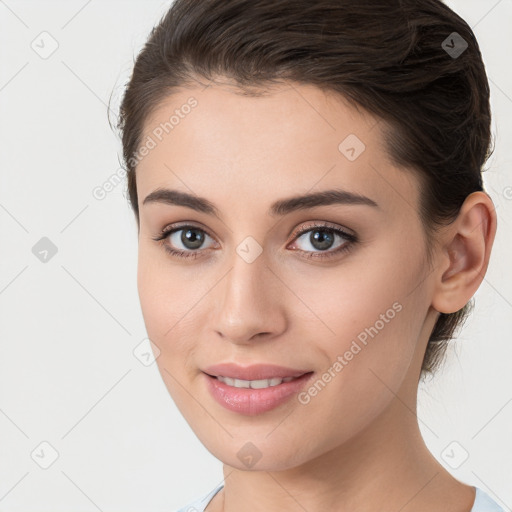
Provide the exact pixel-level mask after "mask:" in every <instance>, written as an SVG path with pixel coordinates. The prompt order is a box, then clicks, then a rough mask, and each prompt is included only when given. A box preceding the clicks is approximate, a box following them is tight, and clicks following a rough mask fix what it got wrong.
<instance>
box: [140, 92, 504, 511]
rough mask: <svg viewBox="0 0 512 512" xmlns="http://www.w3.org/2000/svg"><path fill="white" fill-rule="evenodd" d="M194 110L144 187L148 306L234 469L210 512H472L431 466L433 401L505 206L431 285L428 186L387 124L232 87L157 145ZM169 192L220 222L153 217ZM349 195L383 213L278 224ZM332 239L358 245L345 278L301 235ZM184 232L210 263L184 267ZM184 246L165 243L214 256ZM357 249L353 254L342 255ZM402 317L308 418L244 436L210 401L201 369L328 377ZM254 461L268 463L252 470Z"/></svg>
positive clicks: (226, 467) (343, 107)
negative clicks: (425, 376) (437, 377)
mask: <svg viewBox="0 0 512 512" xmlns="http://www.w3.org/2000/svg"><path fill="white" fill-rule="evenodd" d="M190 96H194V97H195V98H196V99H197V101H198V105H197V106H196V107H195V108H194V109H193V110H192V111H191V113H190V114H188V116H185V117H184V118H183V119H181V120H180V123H179V124H178V125H177V126H175V128H174V129H173V130H172V131H170V132H169V134H168V135H167V136H165V137H164V138H163V140H162V141H161V142H159V143H158V144H157V146H156V147H155V148H153V149H152V150H151V151H150V152H149V154H147V155H146V156H145V157H144V158H143V159H142V161H141V162H140V163H139V165H138V168H137V190H138V196H139V210H140V230H139V255H138V257H139V259H138V261H139V266H138V290H139V297H140V301H141V307H142V312H143V316H144V321H145V325H146V329H147V332H148V336H149V337H150V339H151V340H152V341H153V343H154V344H155V346H156V347H158V350H159V351H160V352H159V356H158V358H157V364H158V367H159V370H160V373H161V375H162V378H163V381H164V383H165V385H166V386H167V389H168V391H169V393H170V394H171V396H172V398H173V400H174V401H175V403H176V405H177V407H178V408H179V410H180V411H181V413H182V414H183V416H184V418H185V419H186V421H187V422H188V423H189V424H190V426H191V428H192V429H193V431H194V432H195V434H196V435H197V436H198V438H199V439H200V440H201V442H202V443H203V444H204V445H205V447H206V448H207V449H208V450H209V451H210V452H211V453H212V454H213V455H214V456H215V457H217V458H218V459H220V460H221V461H222V462H223V471H224V480H225V487H224V489H223V490H221V491H220V492H219V493H218V494H217V495H216V496H215V497H214V499H213V500H212V501H211V502H210V504H209V506H208V507H207V509H206V510H207V511H208V512H217V511H226V512H234V511H239V510H244V511H248V512H256V511H268V510H287V511H303V510H307V511H308V512H317V511H325V510H337V511H353V510H358V511H361V512H364V511H372V512H378V511H390V510H396V511H398V510H400V511H401V512H412V511H415V512H422V511H425V512H426V511H429V512H431V511H432V510H443V511H448V512H450V511H453V512H455V511H457V512H469V511H470V509H471V507H472V505H473V502H474V498H475V490H474V488H473V487H471V486H468V485H465V484H463V483H461V482H459V481H458V480H456V479H455V478H454V477H453V476H451V474H450V473H448V472H447V471H446V470H445V469H444V468H443V466H441V465H440V464H439V463H438V462H437V460H436V459H435V458H434V457H433V456H432V455H431V453H430V452H429V450H428V449H427V447H426V445H425V443H424V441H423V438H422V436H421V433H420V430H419V426H418V419H417V417H416V396H417V389H418V380H419V376H420V369H421V363H422V359H423V355H424V352H425V348H426V344H427V341H428V336H429V334H430V332H431V330H432V328H433V327H434V324H435V321H436V319H437V317H438V314H439V312H446V313H450V312H454V311H457V310H458V309H460V308H462V307H463V306H464V305H465V304H466V303H467V302H468V301H469V299H470V298H471V297H472V296H473V294H474V293H475V291H476V290H477V289H478V287H479V285H480V283H481V282H482V280H483V277H484V275H485V272H486V269H487V266H488V262H489V257H490V251H491V247H492V243H493V240H494V235H495V231H496V215H495V212H494V205H493V203H492V201H491V199H490V198H489V196H488V195H487V194H486V193H484V192H476V193H473V194H471V195H470V196H469V197H468V198H467V199H466V201H465V203H464V205H463V206H462V208H461V211H460V214H459V216H458V218H457V219H456V221H455V222H453V223H452V224H450V226H448V227H446V228H444V229H443V230H441V231H440V233H439V235H438V243H437V244H436V245H435V250H434V260H433V262H432V266H429V264H428V262H427V260H426V238H425V233H424V230H423V226H422V224H421V222H420V219H419V216H418V204H419V203H418V201H419V190H420V189H419V182H418V181H417V178H416V175H415V174H414V173H413V172H411V171H409V170H407V169H399V168H397V167H395V166H393V164H392V163H391V162H390V161H389V159H388V158H387V155H386V153H385V149H384V146H383V142H382V141H383V139H382V132H381V129H382V123H379V122H378V121H377V119H376V118H374V117H372V116H371V115H369V114H368V113H366V112H365V111H363V110H362V109H361V110H356V109H354V108H353V107H351V106H350V105H349V104H347V103H346V102H345V101H344V100H343V99H342V98H341V97H340V96H336V95H334V94H327V93H324V92H322V91H321V90H320V89H317V88H316V87H314V86H310V85H299V84H293V83H289V82H288V83H283V84H280V85H278V86H273V88H272V89H271V90H269V91H267V94H266V95H264V96H261V97H249V96H244V95H242V94H236V93H235V88H234V86H231V85H229V84H228V83H227V82H224V83H223V84H220V83H215V84H210V86H209V87H208V88H206V89H205V88H204V87H202V86H200V85H199V84H198V85H197V86H191V87H189V88H187V89H180V90H179V91H177V92H176V93H174V94H173V95H171V96H169V97H167V98H166V99H165V101H164V102H163V103H162V104H161V105H160V106H159V108H158V109H157V110H155V111H154V112H153V113H152V114H151V116H150V117H149V118H148V120H147V122H146V125H145V133H144V138H145V136H146V135H148V134H151V130H152V129H154V127H155V126H157V125H158V124H159V123H160V122H165V121H166V120H167V119H168V118H169V116H170V115H171V114H172V112H173V111H174V110H175V109H176V108H180V106H181V105H183V104H185V103H186V101H187V99H188V98H189V97H190ZM349 134H356V135H357V137H358V138H359V139H360V140H361V141H363V143H364V144H365V146H366V148H365V150H364V151H363V152H362V153H361V154H360V155H359V156H358V158H357V159H356V160H354V161H350V160H348V159H347V158H346V157H345V156H344V155H343V154H342V153H341V152H340V151H339V149H338V145H339V144H340V142H342V141H343V140H344V139H345V138H346V137H347V135H349ZM158 187H167V188H172V189H177V190H180V191H184V192H189V193H193V194H194V195H198V196H201V197H205V198H207V199H208V200H209V201H210V202H212V203H213V204H214V205H215V206H216V207H217V208H218V209H219V211H220V214H221V219H218V218H216V217H215V216H213V215H208V214H206V213H203V212H197V211H194V210H192V209H190V208H187V207H184V206H177V205H170V204H160V203H147V204H143V200H144V198H145V197H146V196H147V195H148V194H149V193H150V192H152V191H153V190H155V189H156V188H158ZM331 188H343V189H346V190H349V191H351V192H356V193H359V194H363V195H365V196H368V197H370V198H371V199H373V200H374V201H375V202H376V203H377V204H378V206H379V207H378V208H372V207H370V206H365V205H354V204H343V205H341V204H337V205H329V206H325V205H324V206H318V207H314V208H311V209H308V210H302V211H296V212H291V213H289V214H287V215H285V216H283V217H275V216H271V215H269V213H268V209H269V207H270V204H271V203H273V202H274V201H276V200H278V199H283V198H288V197H290V196H294V195H298V194H304V193H306V192H317V191H322V190H327V189H331ZM319 222H328V223H330V224H331V225H334V227H338V228H340V229H344V230H346V231H349V232H351V233H355V234H356V235H357V237H358V241H357V242H355V243H354V244H353V245H352V247H351V248H350V250H348V251H346V252H343V253H342V254H338V255H334V256H333V257H331V258H324V259H323V260H322V259H315V260H313V259H307V258H306V257H305V254H306V255H307V254H308V253H305V254H300V253H299V252H298V251H297V250H293V249H292V247H293V248H300V249H302V250H303V251H309V253H311V252H316V253H321V252H322V251H321V249H318V248H317V247H318V246H317V247H315V246H313V245H311V243H310V242H308V240H309V235H310V234H311V233H310V232H309V233H307V234H306V235H301V236H299V237H295V238H294V236H293V235H294V233H295V230H296V229H297V228H298V227H299V226H300V225H302V224H304V226H305V227H306V226H307V227H310V228H314V226H315V223H316V224H318V223H319ZM175 223H182V224H183V223H191V224H193V225H194V226H196V227H198V228H199V229H203V230H205V232H206V235H207V236H206V237H205V241H204V243H203V245H202V246H201V247H200V249H199V251H202V255H201V256H199V257H198V258H195V259H194V258H188V259H180V258H177V257H173V256H170V255H169V254H168V253H167V252H166V251H165V250H164V248H163V246H162V245H161V242H156V241H155V240H153V238H154V237H156V236H158V234H159V232H160V230H162V229H164V228H165V227H167V226H169V225H171V224H175ZM323 233H325V232H323ZM180 235H181V232H178V236H174V237H173V241H172V242H171V241H170V239H169V238H168V239H167V242H168V243H171V244H172V243H174V248H175V249H177V250H185V251H187V250H188V251H194V250H195V251H196V252H197V251H198V249H193V248H192V249H190V248H188V247H186V246H184V245H183V243H181V242H180V239H179V236H180ZM247 236H251V237H253V238H254V239H255V240H256V241H257V242H258V244H259V245H260V246H261V248H262V249H263V251H262V253H261V254H260V255H259V256H258V257H257V258H256V259H255V260H254V261H253V262H252V263H247V261H245V260H244V259H243V258H241V257H240V256H239V255H238V253H237V252H236V248H237V246H238V245H239V244H240V243H241V242H242V241H243V240H244V239H245V238H246V237H247ZM344 243H345V244H346V243H348V242H347V240H346V239H344V238H342V237H340V236H336V238H335V241H334V245H333V246H332V248H329V249H328V250H327V252H329V251H330V252H331V253H332V252H333V251H334V250H335V249H336V248H337V247H339V246H341V245H343V244H344ZM324 253H325V251H324ZM394 303H399V304H400V305H401V306H402V308H401V310H400V312H397V313H396V315H394V318H393V319H391V320H389V321H388V322H387V323H385V326H384V327H383V328H382V329H380V330H379V332H378V334H377V335H375V336H374V337H373V338H369V341H368V344H367V345H366V346H364V348H363V349H362V350H361V351H360V352H359V353H358V354H357V356H355V357H354V358H353V359H352V360H351V361H349V362H348V364H347V365H346V366H344V367H343V369H342V371H340V372H338V373H337V374H336V377H335V378H333V379H332V380H331V381H330V382H329V383H328V384H327V385H326V386H325V387H324V388H323V389H322V390H321V391H320V392H319V393H318V394H317V395H316V396H314V397H312V398H311V400H310V402H309V403H307V404H302V403H300V402H299V401H298V400H296V399H295V398H292V399H291V400H289V401H288V402H286V403H285V404H283V405H281V406H279V407H277V408H276V409H273V410H271V411H268V412H266V413H263V414H260V415H257V416H246V415H242V414H238V413H235V412H231V411H229V410H226V409H224V408H223V407H222V406H220V405H219V404H218V403H217V402H216V401H214V399H213V398H212V397H211V396H210V394H209V392H208V390H207V388H206V386H205V380H204V375H203V374H202V372H201V370H200V369H201V368H205V367H206V366H208V365H211V364H214V363H219V362H225V361H236V362H238V363H240V364H243V365H247V364H251V363H255V362H267V363H274V364H280V365H283V366H289V367H293V368H300V369H304V368H306V369H310V370H312V371H315V372H316V376H315V377H317V376H321V375H322V374H323V373H324V372H325V371H326V370H327V369H328V368H329V367H332V366H333V363H334V362H335V361H336V360H337V357H338V355H340V354H344V353H345V351H346V350H348V349H349V348H350V346H351V343H352V341H353V340H354V339H356V338H357V336H358V334H360V333H361V332H362V331H364V330H365V328H369V327H370V326H374V325H375V324H376V321H377V320H379V318H381V317H380V315H381V314H385V313H386V311H387V310H389V309H390V308H392V305H393V304H394ZM315 380H316V379H315ZM248 442H251V443H253V444H254V445H255V446H256V447H257V449H258V450H259V452H260V453H261V458H260V459H259V461H258V462H257V463H256V464H255V465H254V466H253V467H251V468H249V467H247V466H246V465H245V464H244V463H243V462H242V461H241V460H240V459H239V458H238V456H237V453H238V451H239V450H240V449H241V448H242V447H243V446H244V445H245V444H246V443H248Z"/></svg>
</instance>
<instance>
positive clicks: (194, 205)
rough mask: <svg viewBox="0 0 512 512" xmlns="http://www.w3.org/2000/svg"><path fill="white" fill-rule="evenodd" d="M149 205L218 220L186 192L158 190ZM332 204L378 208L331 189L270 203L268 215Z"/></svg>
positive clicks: (212, 208)
mask: <svg viewBox="0 0 512 512" xmlns="http://www.w3.org/2000/svg"><path fill="white" fill-rule="evenodd" d="M149 203H163V204H169V205H177V206H185V207H187V208H191V209H192V210H196V211H198V212H202V213H206V214H208V215H214V216H215V217H217V218H219V219H220V212H219V210H218V208H217V207H216V206H215V205H214V204H213V203H211V202H210V201H209V200H208V199H206V198H204V197H199V196H195V195H192V194H189V193H187V192H180V191H178V190H171V189H168V188H158V189H156V190H154V191H153V192H151V193H150V194H149V195H147V196H146V198H145V199H144V201H143V202H142V204H143V205H145V204H149ZM333 204H350V205H365V206H372V207H375V208H379V205H378V204H377V203H376V202H375V201H374V200H373V199H370V198H369V197H366V196H363V195H361V194H356V193H354V192H349V191H347V190H341V189H332V190H324V191H321V192H315V193H312V194H305V195H299V196H293V197H289V198H286V199H280V200H278V201H276V202H274V203H272V205H271V207H270V209H269V214H270V215H271V216H282V215H286V214H288V213H291V212H295V211H298V210H307V209H309V208H314V207H316V206H328V205H333Z"/></svg>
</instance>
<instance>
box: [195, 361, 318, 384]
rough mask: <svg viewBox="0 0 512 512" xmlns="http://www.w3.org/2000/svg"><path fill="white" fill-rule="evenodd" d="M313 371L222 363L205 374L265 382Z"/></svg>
mask: <svg viewBox="0 0 512 512" xmlns="http://www.w3.org/2000/svg"><path fill="white" fill-rule="evenodd" d="M310 371H311V370H298V369H296V368H287V367H285V366H277V365H274V364H252V365H250V366H240V365H238V364H236V363H220V364H214V365H213V366H208V367H207V368H205V369H204V370H203V372H204V373H207V374H208V375H211V376H212V377H218V376H222V377H231V378H232V379H240V380H263V379H273V378H275V377H283V378H284V377H300V376H301V375H304V374H305V373H309V372H310Z"/></svg>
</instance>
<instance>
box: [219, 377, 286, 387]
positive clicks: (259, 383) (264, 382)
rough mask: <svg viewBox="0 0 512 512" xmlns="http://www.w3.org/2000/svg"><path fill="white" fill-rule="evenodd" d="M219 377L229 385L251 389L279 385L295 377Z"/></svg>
mask: <svg viewBox="0 0 512 512" xmlns="http://www.w3.org/2000/svg"><path fill="white" fill-rule="evenodd" d="M217 379H219V380H220V381H221V382H223V383H224V384H227V385H228V386H233V387H235V388H251V389H263V388H268V387H271V386H278V385H279V384H281V383H282V382H290V381H291V380H293V379H294V377H284V378H280V377H275V378H273V379H261V380H241V379H232V378H231V377H222V376H220V375H219V376H218V377H217Z"/></svg>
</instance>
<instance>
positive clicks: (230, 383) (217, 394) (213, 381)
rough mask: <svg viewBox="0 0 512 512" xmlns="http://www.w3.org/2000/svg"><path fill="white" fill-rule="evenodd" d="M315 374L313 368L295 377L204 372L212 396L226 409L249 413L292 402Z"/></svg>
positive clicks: (250, 414) (262, 411)
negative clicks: (248, 377)
mask: <svg viewBox="0 0 512 512" xmlns="http://www.w3.org/2000/svg"><path fill="white" fill-rule="evenodd" d="M313 374H314V372H313V371H309V372H305V373H303V374H301V375H298V376H294V377H292V376H286V377H284V376H283V377H272V378H269V379H252V380H245V379H237V378H233V377H228V376H223V375H211V374H208V373H205V372H203V375H204V378H205V379H206V387H207V389H208V392H209V393H210V396H211V397H212V398H213V399H214V400H215V401H216V402H217V403H218V404H220V405H221V406H222V407H224V408H225V409H227V410H229V411H231V412H236V413H238V414H243V415H246V416H254V415H257V414H262V413H264V412H267V411H271V410H272V409H276V408H277V407H278V406H280V405H282V404H285V403H286V402H289V401H290V400H291V398H292V397H293V396H297V395H298V394H299V393H300V392H301V391H302V390H303V389H304V387H305V386H306V385H307V382H308V381H310V379H311V378H312V376H313ZM297 404H299V402H298V401H297Z"/></svg>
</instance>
